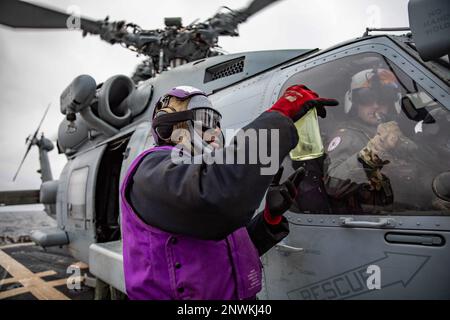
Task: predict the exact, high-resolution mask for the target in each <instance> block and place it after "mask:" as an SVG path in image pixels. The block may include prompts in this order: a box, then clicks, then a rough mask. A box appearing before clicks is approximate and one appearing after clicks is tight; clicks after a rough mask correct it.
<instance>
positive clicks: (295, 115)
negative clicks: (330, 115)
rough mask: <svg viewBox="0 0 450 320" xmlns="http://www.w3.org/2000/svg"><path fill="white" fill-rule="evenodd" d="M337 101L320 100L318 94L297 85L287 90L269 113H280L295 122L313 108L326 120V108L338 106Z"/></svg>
mask: <svg viewBox="0 0 450 320" xmlns="http://www.w3.org/2000/svg"><path fill="white" fill-rule="evenodd" d="M338 104H339V102H338V101H337V100H335V99H326V98H320V97H319V95H318V94H317V93H315V92H314V91H312V90H310V89H308V88H307V87H306V86H304V85H295V86H291V87H289V88H287V89H286V91H285V92H284V94H283V95H282V96H281V98H280V99H278V101H277V102H275V104H274V105H273V106H272V107H271V108H270V109H269V110H268V111H278V112H281V113H282V114H284V115H285V116H287V117H289V118H291V119H292V120H293V121H294V122H295V121H297V120H299V119H300V118H301V117H303V116H304V115H305V114H306V113H307V112H308V111H309V110H311V109H312V108H316V109H317V114H318V115H319V116H320V117H322V118H325V116H326V114H327V112H326V110H325V107H326V106H337V105H338Z"/></svg>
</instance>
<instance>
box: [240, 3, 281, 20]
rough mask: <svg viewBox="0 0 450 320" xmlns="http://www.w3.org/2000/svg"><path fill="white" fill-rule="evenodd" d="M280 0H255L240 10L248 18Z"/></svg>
mask: <svg viewBox="0 0 450 320" xmlns="http://www.w3.org/2000/svg"><path fill="white" fill-rule="evenodd" d="M277 1H280V0H253V1H252V2H251V3H250V4H249V5H248V6H247V7H246V8H245V9H242V10H240V13H241V14H242V15H243V16H244V17H245V19H247V18H248V17H250V16H251V15H254V14H255V13H257V12H258V11H261V10H262V9H264V8H265V7H267V6H269V5H271V4H272V3H275V2H277Z"/></svg>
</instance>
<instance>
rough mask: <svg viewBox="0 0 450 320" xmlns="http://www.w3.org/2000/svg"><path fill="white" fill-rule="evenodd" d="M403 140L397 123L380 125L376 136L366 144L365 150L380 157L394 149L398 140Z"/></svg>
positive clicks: (391, 122) (390, 122)
mask: <svg viewBox="0 0 450 320" xmlns="http://www.w3.org/2000/svg"><path fill="white" fill-rule="evenodd" d="M403 139H405V138H404V136H403V133H402V132H401V130H400V127H399V126H398V124H397V122H395V121H389V122H385V123H380V124H379V125H378V127H377V134H376V135H375V137H373V138H372V139H370V141H369V142H368V143H367V149H369V150H370V151H372V152H373V153H375V154H377V155H378V156H381V155H382V154H383V153H385V152H386V151H389V150H391V149H394V148H395V146H396V145H397V143H398V142H399V140H403Z"/></svg>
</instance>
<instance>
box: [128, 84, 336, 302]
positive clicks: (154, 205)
mask: <svg viewBox="0 0 450 320" xmlns="http://www.w3.org/2000/svg"><path fill="white" fill-rule="evenodd" d="M331 105H337V101H335V100H332V99H324V98H319V97H318V95H317V94H316V93H314V92H313V91H311V90H309V89H308V88H306V87H305V86H293V87H290V88H288V89H287V90H286V92H285V93H284V94H283V96H282V97H281V98H280V99H279V100H278V101H277V102H276V103H275V104H274V105H273V106H272V107H271V108H270V109H268V110H267V111H266V112H263V113H262V114H261V115H260V116H259V117H258V118H256V119H255V120H254V121H253V122H251V123H250V124H248V125H247V126H245V127H244V128H242V130H248V129H253V130H258V129H266V130H273V129H276V130H278V131H279V141H276V142H277V143H276V144H275V145H276V147H277V148H278V149H279V150H278V154H279V159H277V160H279V162H277V163H281V160H282V159H283V158H284V157H285V156H286V155H288V153H289V151H290V150H291V149H292V148H294V147H295V146H296V145H297V142H298V134H297V131H296V129H295V126H294V122H295V121H297V120H298V119H300V118H301V117H302V116H303V115H304V114H306V112H307V111H308V110H309V109H311V108H314V107H316V108H317V110H318V111H319V115H323V116H324V115H325V106H331ZM220 120H221V115H220V113H219V112H218V111H216V110H215V109H214V108H213V107H212V105H211V102H210V101H209V99H208V98H207V96H206V94H205V93H203V92H202V91H201V90H199V89H196V88H193V87H188V86H181V87H176V88H173V89H172V90H170V91H169V92H168V93H167V94H166V95H165V96H163V97H162V98H161V99H160V101H159V102H158V103H157V105H156V107H155V111H154V115H153V122H152V133H153V137H154V139H155V141H156V145H157V146H156V147H153V148H151V149H149V150H146V151H144V152H143V153H141V154H140V155H139V156H138V157H137V158H136V159H135V160H134V162H133V163H132V164H131V165H130V167H129V169H128V172H127V174H126V176H125V178H124V181H123V183H122V186H121V190H120V191H121V199H122V203H121V205H122V207H121V212H122V218H121V223H122V236H123V259H124V272H125V284H126V291H127V294H128V297H129V298H130V299H165V300H167V299H177V300H180V299H208V300H211V299H214V300H218V299H220V300H229V299H233V300H236V299H255V297H256V294H257V293H258V292H259V291H260V290H261V278H262V272H261V262H260V259H259V257H260V256H261V255H262V254H264V253H265V252H266V251H268V250H269V249H270V248H271V247H273V246H274V245H275V244H276V243H278V242H279V241H281V240H282V239H283V238H284V237H285V236H286V235H287V234H288V232H289V227H288V222H287V220H286V218H284V217H283V216H282V214H283V213H284V212H285V211H287V210H288V209H289V207H290V205H291V204H292V201H293V199H294V198H295V196H296V193H297V190H296V189H297V188H296V187H297V185H298V183H299V180H300V179H301V177H302V171H301V170H299V171H297V172H295V173H294V174H293V175H292V176H290V177H289V178H288V179H287V180H286V181H285V182H283V183H282V184H279V183H278V181H279V179H280V176H281V173H280V171H278V174H276V176H275V178H274V175H267V174H261V168H263V167H264V165H263V164H262V163H261V162H260V160H259V159H258V161H257V163H256V164H255V163H254V162H253V163H251V162H244V164H242V163H239V162H238V163H231V164H221V163H209V162H206V161H204V160H201V161H191V162H190V163H186V161H183V159H184V160H186V157H199V156H200V157H202V156H203V158H202V159H205V158H204V155H205V152H204V151H205V150H202V149H208V150H207V152H208V154H209V155H215V156H218V155H219V154H220V153H222V154H224V153H226V152H228V154H227V156H228V155H229V154H231V155H233V156H237V153H239V152H243V153H244V157H245V159H246V160H248V159H249V156H250V154H249V152H250V150H254V149H252V148H250V146H249V145H248V144H249V143H258V141H249V139H245V143H244V145H243V146H239V145H238V142H237V139H236V137H235V138H233V139H232V141H231V143H230V144H229V145H228V146H227V147H225V148H222V147H221V146H220V145H219V144H218V142H219V140H220V139H218V136H219V135H220ZM199 128H200V129H199ZM177 129H180V130H178V131H177V132H188V133H189V134H190V135H188V136H183V135H181V136H180V135H178V136H176V138H175V139H174V133H175V131H176V130H177ZM199 131H200V132H199ZM206 133H208V134H206ZM195 135H201V136H202V137H201V139H200V141H201V143H200V144H199V142H198V139H195ZM268 136H269V137H270V134H268ZM195 141H197V142H195ZM180 145H181V146H182V147H181V149H180ZM271 145H272V144H271V143H268V147H270V146H271ZM174 151H175V152H174ZM198 151H201V154H197V152H198ZM180 153H181V155H180V158H176V157H174V154H175V155H177V154H180ZM268 154H271V153H270V150H269V153H268ZM180 159H181V160H180ZM191 159H192V158H191ZM208 163H209V164H208ZM266 192H267V195H266V205H265V209H264V210H263V211H262V212H260V213H257V214H256V215H255V212H256V210H257V209H258V207H259V205H260V203H261V201H262V199H263V198H264V195H265V194H266Z"/></svg>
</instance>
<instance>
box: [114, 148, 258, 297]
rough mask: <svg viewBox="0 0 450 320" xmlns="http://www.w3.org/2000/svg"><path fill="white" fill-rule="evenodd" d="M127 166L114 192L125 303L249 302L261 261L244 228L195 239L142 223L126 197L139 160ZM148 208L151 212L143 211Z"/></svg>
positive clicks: (140, 156) (255, 290)
mask: <svg viewBox="0 0 450 320" xmlns="http://www.w3.org/2000/svg"><path fill="white" fill-rule="evenodd" d="M170 149H171V147H155V148H152V149H149V150H146V151H144V152H143V153H141V154H140V155H139V156H138V157H137V158H136V159H135V160H134V161H133V163H132V164H131V166H130V168H129V169H128V172H127V174H126V176H125V179H124V181H123V183H122V187H121V190H120V194H121V199H122V203H121V209H122V238H123V260H124V273H125V285H126V291H127V294H128V296H129V298H130V299H251V298H254V297H255V296H256V294H257V293H258V292H259V291H260V290H261V262H260V260H259V255H258V252H257V250H256V248H255V246H254V245H253V243H252V242H251V240H250V237H249V235H248V232H247V230H246V228H239V229H237V230H236V231H234V232H233V233H232V234H230V235H229V236H227V237H226V238H225V239H222V240H201V239H197V238H194V237H190V236H184V235H176V234H172V233H169V232H165V231H163V230H161V229H158V228H155V227H152V226H150V225H147V224H146V223H144V222H143V221H142V220H141V219H140V218H139V217H138V215H137V214H136V213H135V212H134V211H133V209H132V206H131V205H130V204H129V202H128V199H127V197H126V191H127V186H128V184H129V182H130V180H131V178H132V176H133V174H134V172H135V171H136V169H137V167H138V165H139V163H140V162H141V160H142V159H143V158H144V157H145V156H147V155H148V154H149V153H151V152H158V150H170ZM149 210H151V208H149Z"/></svg>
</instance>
